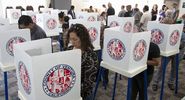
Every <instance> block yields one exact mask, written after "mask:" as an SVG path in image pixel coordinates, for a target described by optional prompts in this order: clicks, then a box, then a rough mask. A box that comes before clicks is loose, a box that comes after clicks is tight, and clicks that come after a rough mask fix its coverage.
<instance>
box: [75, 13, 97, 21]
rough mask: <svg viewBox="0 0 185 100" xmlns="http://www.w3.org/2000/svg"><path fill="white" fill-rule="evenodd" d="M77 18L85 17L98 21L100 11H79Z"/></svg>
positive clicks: (88, 19)
mask: <svg viewBox="0 0 185 100" xmlns="http://www.w3.org/2000/svg"><path fill="white" fill-rule="evenodd" d="M76 19H83V20H85V21H91V22H93V21H98V13H87V12H77V13H76Z"/></svg>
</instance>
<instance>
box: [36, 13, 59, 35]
mask: <svg viewBox="0 0 185 100" xmlns="http://www.w3.org/2000/svg"><path fill="white" fill-rule="evenodd" d="M36 17H37V25H39V26H40V27H41V28H42V29H43V30H44V31H45V32H46V35H47V36H53V35H54V36H55V35H59V31H60V29H59V20H58V15H57V14H47V13H43V14H37V15H36Z"/></svg>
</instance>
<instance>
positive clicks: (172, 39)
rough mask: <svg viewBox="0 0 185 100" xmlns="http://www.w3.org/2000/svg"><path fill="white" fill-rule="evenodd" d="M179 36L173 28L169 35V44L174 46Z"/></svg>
mask: <svg viewBox="0 0 185 100" xmlns="http://www.w3.org/2000/svg"><path fill="white" fill-rule="evenodd" d="M179 38H180V33H179V31H178V30H174V31H173V32H172V33H171V35H170V45H171V46H174V45H176V44H177V42H178V41H179Z"/></svg>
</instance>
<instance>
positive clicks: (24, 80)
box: [14, 38, 81, 100]
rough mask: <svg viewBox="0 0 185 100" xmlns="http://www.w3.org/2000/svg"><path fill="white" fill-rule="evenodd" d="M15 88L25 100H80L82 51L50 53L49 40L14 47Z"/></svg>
mask: <svg viewBox="0 0 185 100" xmlns="http://www.w3.org/2000/svg"><path fill="white" fill-rule="evenodd" d="M14 48H15V66H16V70H17V79H18V88H19V92H20V94H21V95H22V98H24V99H25V100H79V99H80V88H81V87H80V82H81V51H80V50H78V49H76V50H70V51H65V52H57V53H52V50H51V39H50V38H47V39H40V40H35V41H29V42H25V43H22V44H17V45H15V46H14Z"/></svg>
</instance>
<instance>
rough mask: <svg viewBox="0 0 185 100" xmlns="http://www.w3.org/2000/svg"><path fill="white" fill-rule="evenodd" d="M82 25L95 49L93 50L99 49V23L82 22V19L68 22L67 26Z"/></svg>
mask: <svg viewBox="0 0 185 100" xmlns="http://www.w3.org/2000/svg"><path fill="white" fill-rule="evenodd" d="M77 23H78V24H83V25H84V26H85V27H86V28H87V30H88V32H89V36H90V38H91V42H92V44H93V46H94V47H95V50H99V49H100V27H101V22H100V21H92V22H91V21H84V20H82V19H73V20H69V25H70V26H71V25H72V24H77Z"/></svg>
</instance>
